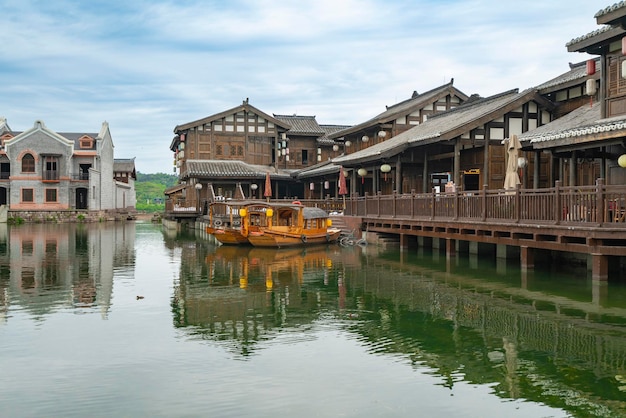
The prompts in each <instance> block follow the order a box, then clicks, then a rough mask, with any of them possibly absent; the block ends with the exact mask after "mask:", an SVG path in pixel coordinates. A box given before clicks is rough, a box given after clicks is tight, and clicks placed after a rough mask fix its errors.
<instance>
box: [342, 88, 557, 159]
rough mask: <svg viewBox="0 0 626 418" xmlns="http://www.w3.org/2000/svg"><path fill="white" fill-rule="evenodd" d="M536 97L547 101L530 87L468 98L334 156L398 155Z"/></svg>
mask: <svg viewBox="0 0 626 418" xmlns="http://www.w3.org/2000/svg"><path fill="white" fill-rule="evenodd" d="M533 98H536V100H540V101H544V102H545V104H549V102H547V101H546V100H545V99H543V98H542V97H541V96H539V95H538V93H537V90H535V89H528V90H525V91H523V92H521V93H519V92H518V90H517V89H515V90H510V91H507V92H504V93H500V94H497V95H494V96H491V97H487V98H478V99H476V100H471V101H468V102H466V103H464V104H462V105H461V106H459V107H456V108H454V109H451V110H449V111H446V112H442V113H438V114H436V115H433V116H431V117H430V118H429V119H428V120H427V121H426V122H424V123H422V124H420V125H417V126H415V127H414V128H411V129H409V130H408V131H405V132H402V133H401V134H399V135H396V136H394V137H392V138H390V139H388V140H387V141H384V142H380V143H378V144H375V145H372V146H371V147H368V148H365V149H363V150H360V151H357V152H355V153H352V154H348V155H345V156H341V157H337V158H334V159H333V160H332V161H333V162H334V163H336V164H350V163H352V164H356V163H359V162H366V161H374V160H377V159H383V158H389V157H391V156H394V155H397V154H399V153H400V152H402V151H404V149H406V148H408V147H409V146H417V145H421V144H428V143H432V142H438V141H442V140H447V139H452V138H453V137H455V136H458V135H459V134H460V133H459V132H460V131H461V130H462V131H470V130H471V129H474V128H476V127H478V126H481V125H484V124H485V123H486V120H485V119H489V120H492V119H495V118H497V117H499V116H501V115H503V114H504V113H506V112H508V111H511V110H513V109H515V108H516V107H518V106H521V105H522V104H523V103H525V102H527V101H529V100H531V99H533Z"/></svg>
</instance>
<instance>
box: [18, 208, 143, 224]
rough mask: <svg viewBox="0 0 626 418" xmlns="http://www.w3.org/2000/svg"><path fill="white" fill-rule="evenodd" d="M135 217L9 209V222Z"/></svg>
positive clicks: (73, 220)
mask: <svg viewBox="0 0 626 418" xmlns="http://www.w3.org/2000/svg"><path fill="white" fill-rule="evenodd" d="M130 217H133V214H130V213H128V212H118V211H85V210H62V211H54V210H51V211H25V210H9V212H8V216H7V222H8V223H22V222H35V223H63V222H104V221H125V220H127V219H129V218H130Z"/></svg>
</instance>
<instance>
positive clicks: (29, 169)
mask: <svg viewBox="0 0 626 418" xmlns="http://www.w3.org/2000/svg"><path fill="white" fill-rule="evenodd" d="M21 164H22V173H34V172H35V156H34V155H33V154H31V153H26V154H24V155H23V156H22V160H21Z"/></svg>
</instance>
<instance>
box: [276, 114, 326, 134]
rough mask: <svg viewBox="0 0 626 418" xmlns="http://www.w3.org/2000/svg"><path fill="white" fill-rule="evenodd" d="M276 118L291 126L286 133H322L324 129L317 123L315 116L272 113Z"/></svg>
mask: <svg viewBox="0 0 626 418" xmlns="http://www.w3.org/2000/svg"><path fill="white" fill-rule="evenodd" d="M274 117H275V118H276V119H278V120H279V121H282V122H284V123H286V124H288V125H290V126H291V129H289V130H288V131H287V135H291V134H293V135H311V136H316V135H323V134H324V130H323V129H322V128H321V127H320V126H319V125H318V124H317V121H316V120H315V116H298V115H292V116H288V115H276V114H275V115H274Z"/></svg>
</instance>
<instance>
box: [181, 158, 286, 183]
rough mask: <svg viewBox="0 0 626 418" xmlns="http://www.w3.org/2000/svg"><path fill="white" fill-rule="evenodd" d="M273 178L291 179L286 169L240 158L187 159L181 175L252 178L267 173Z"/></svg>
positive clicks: (262, 177)
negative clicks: (278, 168)
mask: <svg viewBox="0 0 626 418" xmlns="http://www.w3.org/2000/svg"><path fill="white" fill-rule="evenodd" d="M268 172H269V173H270V178H272V179H289V178H291V175H290V174H289V172H288V171H286V170H276V169H274V168H273V167H269V166H264V165H253V164H248V163H245V162H243V161H239V160H187V163H186V170H185V171H184V173H181V177H183V178H186V177H213V178H251V179H264V178H265V175H266V174H267V173H268Z"/></svg>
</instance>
